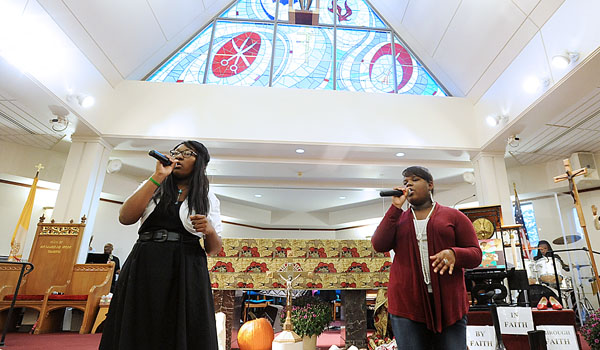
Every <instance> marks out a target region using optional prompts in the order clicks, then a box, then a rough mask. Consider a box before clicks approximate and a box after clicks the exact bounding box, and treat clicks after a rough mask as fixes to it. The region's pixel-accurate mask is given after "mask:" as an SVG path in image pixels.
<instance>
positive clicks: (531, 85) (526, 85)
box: [523, 76, 550, 94]
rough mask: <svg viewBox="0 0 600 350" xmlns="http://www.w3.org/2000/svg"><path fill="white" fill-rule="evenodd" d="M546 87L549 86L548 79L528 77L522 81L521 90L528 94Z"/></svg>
mask: <svg viewBox="0 0 600 350" xmlns="http://www.w3.org/2000/svg"><path fill="white" fill-rule="evenodd" d="M548 86H550V79H548V78H544V79H540V78H538V77H536V76H529V77H527V78H525V80H523V90H525V92H527V93H530V94H533V93H535V92H538V91H539V90H540V89H541V88H542V87H543V88H547V87H548Z"/></svg>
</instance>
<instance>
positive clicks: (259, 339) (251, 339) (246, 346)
mask: <svg viewBox="0 0 600 350" xmlns="http://www.w3.org/2000/svg"><path fill="white" fill-rule="evenodd" d="M274 337H275V334H274V333H273V326H271V322H269V321H268V320H267V319H266V318H257V319H255V320H252V321H248V322H246V323H244V324H243V325H242V327H240V330H239V332H238V335H237V339H238V345H239V346H240V350H271V345H272V344H273V338H274Z"/></svg>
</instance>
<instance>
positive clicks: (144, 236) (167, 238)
mask: <svg viewBox="0 0 600 350" xmlns="http://www.w3.org/2000/svg"><path fill="white" fill-rule="evenodd" d="M139 236H140V237H139V238H138V242H149V241H152V242H179V241H180V240H181V236H182V234H181V233H179V232H171V231H167V230H157V231H151V232H142V233H140V234H139Z"/></svg>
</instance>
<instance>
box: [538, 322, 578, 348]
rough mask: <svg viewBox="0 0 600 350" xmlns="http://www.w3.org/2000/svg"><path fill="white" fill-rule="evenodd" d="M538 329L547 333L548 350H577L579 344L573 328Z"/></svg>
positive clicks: (548, 327)
mask: <svg viewBox="0 0 600 350" xmlns="http://www.w3.org/2000/svg"><path fill="white" fill-rule="evenodd" d="M537 329H539V330H542V331H545V332H546V346H547V348H548V350H577V349H579V343H577V338H576V335H575V327H573V326H537Z"/></svg>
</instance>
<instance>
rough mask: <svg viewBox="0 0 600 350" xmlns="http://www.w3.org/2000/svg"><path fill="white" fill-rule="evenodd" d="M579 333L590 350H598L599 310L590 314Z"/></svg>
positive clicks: (599, 336)
mask: <svg viewBox="0 0 600 350" xmlns="http://www.w3.org/2000/svg"><path fill="white" fill-rule="evenodd" d="M579 331H580V332H581V335H583V338H584V339H585V341H587V343H588V344H589V345H590V349H592V350H600V310H596V311H594V312H592V313H590V314H589V315H588V318H587V319H586V320H585V324H584V325H583V326H582V327H581V329H580V330H579Z"/></svg>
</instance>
